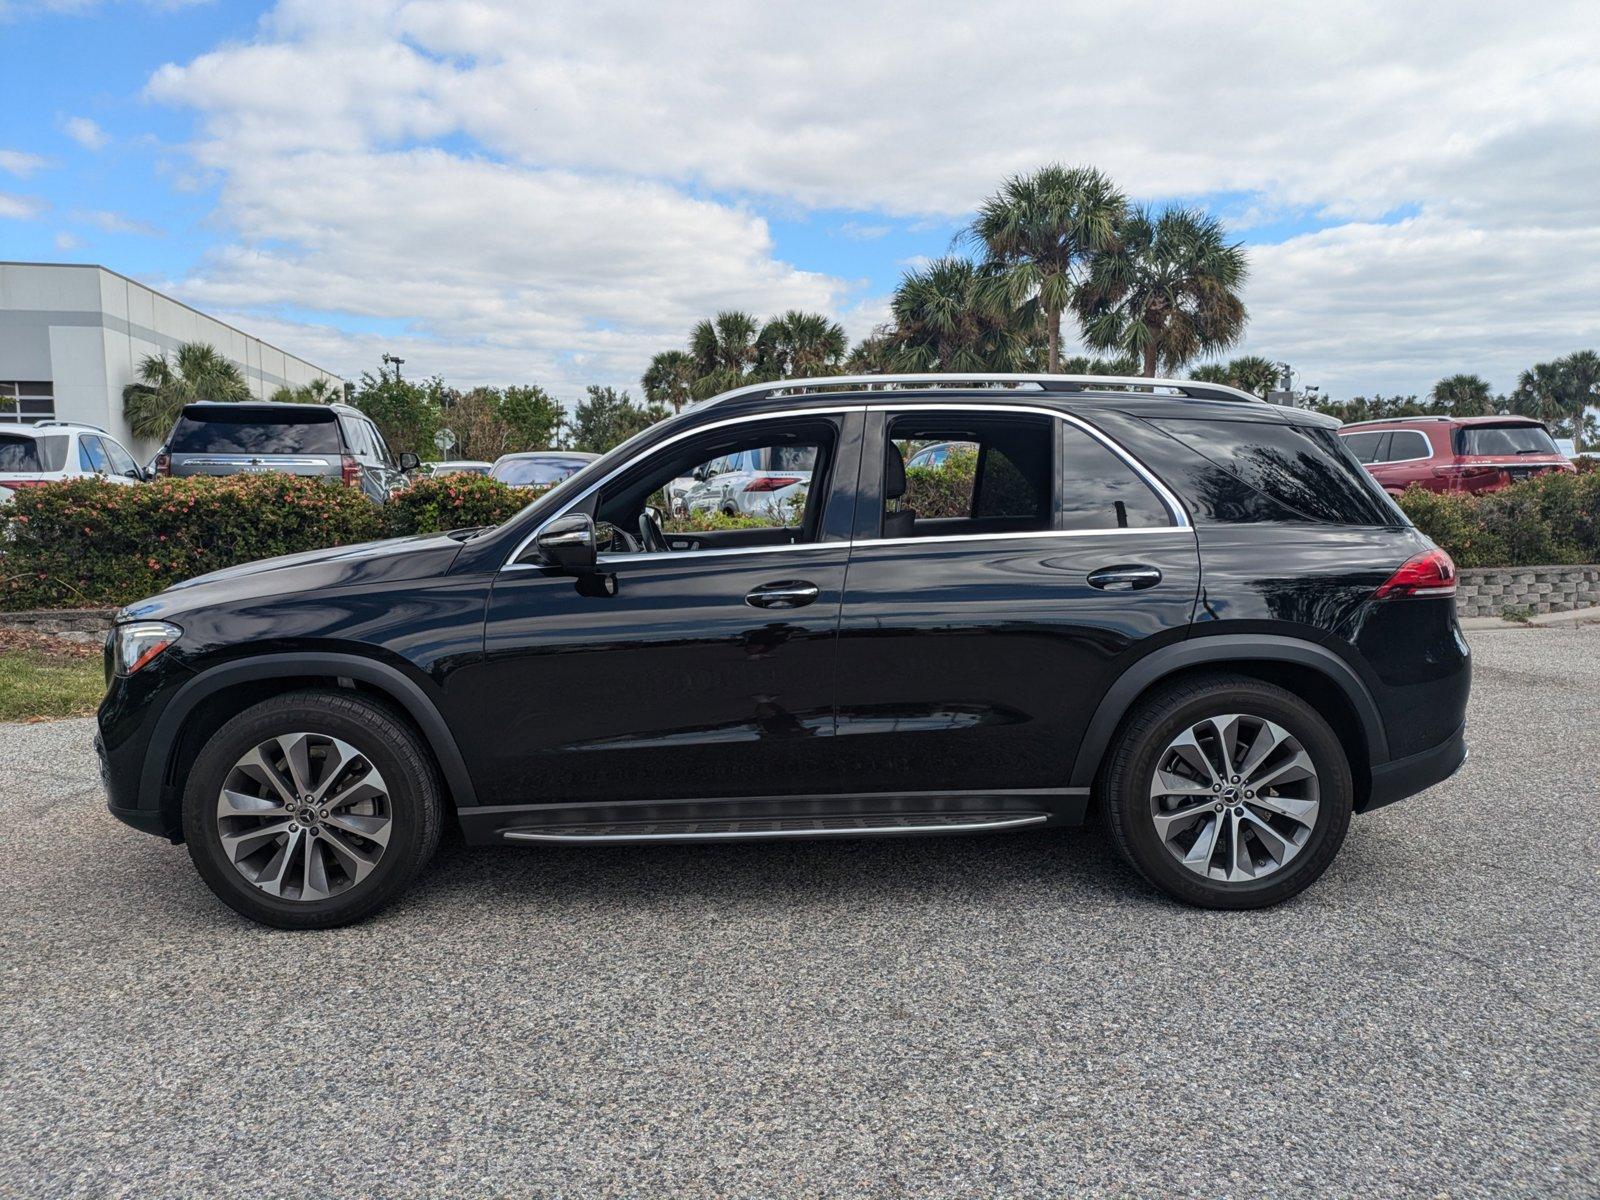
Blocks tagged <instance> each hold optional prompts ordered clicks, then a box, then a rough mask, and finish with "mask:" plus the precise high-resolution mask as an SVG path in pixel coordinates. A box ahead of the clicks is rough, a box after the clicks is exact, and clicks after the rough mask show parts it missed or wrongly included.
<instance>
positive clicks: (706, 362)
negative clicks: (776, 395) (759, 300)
mask: <svg viewBox="0 0 1600 1200" xmlns="http://www.w3.org/2000/svg"><path fill="white" fill-rule="evenodd" d="M760 331H761V323H760V322H759V321H757V320H756V318H755V317H753V316H751V315H750V314H749V313H746V312H738V311H732V310H730V311H725V312H719V313H718V314H717V315H716V316H715V317H714V318H712V319H711V320H709V321H701V322H700V323H699V324H698V325H696V326H695V327H694V329H693V330H692V331H691V332H690V334H689V354H690V356H691V357H692V358H693V359H694V371H695V378H694V385H693V389H692V390H693V392H694V396H695V399H697V400H704V399H705V398H706V397H708V396H715V395H716V394H717V393H718V392H725V391H727V390H728V389H730V388H736V387H738V386H739V385H740V384H742V383H749V382H751V381H752V380H757V381H759V379H760V378H772V377H771V376H756V375H755V374H754V371H755V366H756V338H757V337H758V336H759V334H760Z"/></svg>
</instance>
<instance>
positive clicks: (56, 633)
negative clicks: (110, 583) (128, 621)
mask: <svg viewBox="0 0 1600 1200" xmlns="http://www.w3.org/2000/svg"><path fill="white" fill-rule="evenodd" d="M116 613H117V610H116V609H114V608H33V609H19V610H18V611H16V612H0V629H22V630H26V631H27V632H29V633H42V634H47V635H49V636H51V637H64V638H69V639H71V640H72V641H75V642H99V641H101V640H103V639H104V638H105V636H106V630H107V629H109V628H111V618H112V617H114V616H116Z"/></svg>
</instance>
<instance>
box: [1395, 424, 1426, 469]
mask: <svg viewBox="0 0 1600 1200" xmlns="http://www.w3.org/2000/svg"><path fill="white" fill-rule="evenodd" d="M1432 453H1433V447H1432V445H1431V444H1430V443H1429V441H1428V435H1427V434H1425V433H1423V432H1422V430H1420V429H1396V430H1395V431H1394V433H1392V434H1391V435H1390V436H1389V444H1388V445H1387V446H1385V447H1384V451H1383V461H1384V462H1410V461H1411V460H1412V459H1415V458H1428V457H1429V456H1430V455H1432Z"/></svg>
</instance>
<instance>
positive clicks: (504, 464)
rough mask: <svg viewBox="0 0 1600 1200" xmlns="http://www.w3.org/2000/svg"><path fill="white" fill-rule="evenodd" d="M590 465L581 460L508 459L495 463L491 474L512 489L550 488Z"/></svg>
mask: <svg viewBox="0 0 1600 1200" xmlns="http://www.w3.org/2000/svg"><path fill="white" fill-rule="evenodd" d="M588 465H589V464H588V462H587V461H586V460H584V459H581V458H507V459H502V460H501V461H500V462H497V463H495V465H494V470H492V471H490V472H489V474H490V475H491V476H493V477H494V478H495V479H498V480H500V481H501V482H502V483H508V484H510V485H511V486H512V487H548V486H549V485H550V484H552V483H560V482H561V481H562V480H563V479H565V478H566V477H567V476H569V475H575V474H577V473H578V472H579V471H581V470H583V468H584V467H586V466H588Z"/></svg>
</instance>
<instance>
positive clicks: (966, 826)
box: [500, 812, 1050, 845]
mask: <svg viewBox="0 0 1600 1200" xmlns="http://www.w3.org/2000/svg"><path fill="white" fill-rule="evenodd" d="M1049 819H1050V815H1049V814H1048V813H1042V812H990V813H896V814H893V815H890V816H866V817H849V816H837V817H750V818H741V819H739V820H725V821H637V822H627V823H623V822H618V823H615V824H606V825H536V826H532V827H524V828H521V829H505V830H501V832H500V836H501V837H502V838H504V839H505V840H507V841H513V842H560V843H564V844H569V845H570V844H589V843H592V842H608V843H611V844H617V843H623V842H716V841H732V840H735V839H741V840H742V839H752V838H822V837H882V836H884V835H892V834H914V833H991V832H994V831H996V830H1001V829H1021V828H1023V827H1024V826H1028V825H1042V824H1044V823H1045V822H1046V821H1048V820H1049Z"/></svg>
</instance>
